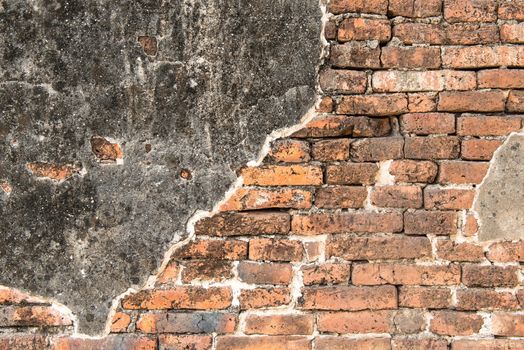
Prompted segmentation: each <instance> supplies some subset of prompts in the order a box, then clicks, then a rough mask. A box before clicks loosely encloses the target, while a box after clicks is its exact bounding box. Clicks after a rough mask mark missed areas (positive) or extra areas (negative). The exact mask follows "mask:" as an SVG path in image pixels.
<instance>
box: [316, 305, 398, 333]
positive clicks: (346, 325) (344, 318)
mask: <svg viewBox="0 0 524 350" xmlns="http://www.w3.org/2000/svg"><path fill="white" fill-rule="evenodd" d="M393 315H394V312H393V311H389V310H380V311H368V310H366V311H356V312H330V313H321V314H320V315H319V316H318V331H319V332H329V333H342V334H344V333H389V332H393V322H392V318H393Z"/></svg>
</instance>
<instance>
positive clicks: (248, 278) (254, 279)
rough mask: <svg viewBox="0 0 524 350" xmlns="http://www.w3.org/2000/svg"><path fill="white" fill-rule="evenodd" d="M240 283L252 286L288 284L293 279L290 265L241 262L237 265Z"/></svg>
mask: <svg viewBox="0 0 524 350" xmlns="http://www.w3.org/2000/svg"><path fill="white" fill-rule="evenodd" d="M238 277H239V279H240V280H241V281H243V282H246V283H253V284H289V283H290V282H291V279H292V278H293V268H292V266H291V264H277V263H255V262H250V261H241V262H240V264H239V265H238Z"/></svg>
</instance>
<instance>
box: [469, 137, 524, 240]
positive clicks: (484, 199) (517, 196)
mask: <svg viewBox="0 0 524 350" xmlns="http://www.w3.org/2000/svg"><path fill="white" fill-rule="evenodd" d="M478 191H479V193H478V197H477V200H476V202H475V205H474V209H475V210H476V212H477V213H478V216H479V219H480V228H479V239H480V240H481V241H489V240H517V239H524V134H514V135H512V136H510V137H509V138H508V140H507V141H506V142H505V143H504V144H503V145H502V146H501V148H500V149H499V150H498V152H497V153H496V156H495V158H494V159H493V160H492V164H491V167H490V170H489V173H488V175H487V177H486V179H485V180H484V182H483V183H482V184H481V186H480V188H479V190H478Z"/></svg>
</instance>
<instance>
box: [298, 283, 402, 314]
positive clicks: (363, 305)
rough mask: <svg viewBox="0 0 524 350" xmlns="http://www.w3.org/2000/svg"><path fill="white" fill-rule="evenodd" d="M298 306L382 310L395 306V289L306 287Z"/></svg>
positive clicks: (309, 308) (315, 308) (327, 308)
mask: <svg viewBox="0 0 524 350" xmlns="http://www.w3.org/2000/svg"><path fill="white" fill-rule="evenodd" d="M300 307H302V308H304V309H307V310H330V311H331V310H332V311H337V310H349V311H359V310H368V309H370V310H382V309H395V308H396V307H397V289H396V288H395V287H394V286H380V287H353V286H334V287H308V288H304V289H303V290H302V298H301V299H300Z"/></svg>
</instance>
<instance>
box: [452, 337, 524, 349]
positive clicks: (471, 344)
mask: <svg viewBox="0 0 524 350" xmlns="http://www.w3.org/2000/svg"><path fill="white" fill-rule="evenodd" d="M451 349H452V350H518V349H524V340H513V339H475V340H465V339H464V340H454V341H453V343H452V347H451Z"/></svg>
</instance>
